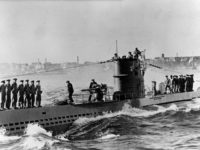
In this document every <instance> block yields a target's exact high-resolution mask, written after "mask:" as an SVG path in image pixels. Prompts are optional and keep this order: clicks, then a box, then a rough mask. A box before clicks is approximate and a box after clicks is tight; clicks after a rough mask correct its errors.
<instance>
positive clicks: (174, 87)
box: [171, 75, 176, 93]
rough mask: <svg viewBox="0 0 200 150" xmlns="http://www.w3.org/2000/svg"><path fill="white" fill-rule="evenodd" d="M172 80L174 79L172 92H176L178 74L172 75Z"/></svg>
mask: <svg viewBox="0 0 200 150" xmlns="http://www.w3.org/2000/svg"><path fill="white" fill-rule="evenodd" d="M171 81H172V92H173V93H175V92H176V76H175V75H173V76H172V77H171Z"/></svg>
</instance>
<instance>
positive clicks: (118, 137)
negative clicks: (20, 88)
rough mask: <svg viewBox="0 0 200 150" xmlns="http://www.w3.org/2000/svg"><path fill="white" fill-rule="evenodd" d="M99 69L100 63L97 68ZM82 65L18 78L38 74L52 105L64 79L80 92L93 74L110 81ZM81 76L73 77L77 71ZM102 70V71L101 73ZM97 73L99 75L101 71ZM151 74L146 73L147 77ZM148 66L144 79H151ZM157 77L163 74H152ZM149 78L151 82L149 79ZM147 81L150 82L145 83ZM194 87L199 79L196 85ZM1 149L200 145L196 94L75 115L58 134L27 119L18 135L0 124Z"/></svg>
mask: <svg viewBox="0 0 200 150" xmlns="http://www.w3.org/2000/svg"><path fill="white" fill-rule="evenodd" d="M98 69H99V68H98ZM99 70H100V71H99V72H96V71H94V72H92V71H91V72H90V73H89V75H88V73H87V72H86V73H85V74H87V75H85V74H84V73H83V71H82V70H75V71H67V72H56V73H45V74H37V75H29V76H24V77H20V79H26V78H28V79H35V80H37V79H40V80H41V81H42V82H41V83H42V88H43V91H44V93H43V105H44V104H51V103H52V102H54V101H56V100H62V99H64V98H65V97H66V87H65V84H64V83H65V81H66V80H67V79H70V80H71V81H72V83H74V86H75V88H76V90H75V91H76V92H78V91H79V90H80V89H81V88H82V87H86V86H87V83H89V81H90V77H89V76H92V77H91V78H93V77H95V76H97V78H95V79H96V80H97V81H99V82H103V83H109V85H113V83H112V82H111V81H112V72H111V71H108V70H104V69H102V70H101V69H99ZM80 71H81V72H82V78H79V79H80V80H78V81H79V82H77V80H76V79H77V77H78V74H79V75H80V73H79V72H80ZM103 71H105V72H103ZM100 72H103V73H104V75H103V74H101V75H100ZM149 74H150V76H149ZM153 74H154V73H153V72H151V71H149V72H148V75H146V78H145V80H146V83H148V81H151V80H154V79H153V78H155V76H154V75H153ZM155 74H156V78H157V79H158V80H162V79H163V78H162V76H163V74H162V73H160V78H158V77H157V76H158V74H159V73H158V72H157V73H155ZM149 83H150V82H149ZM149 86H150V85H149ZM195 86H196V87H198V83H196V85H195ZM0 149H2V150H13V149H16V150H64V149H65V150H66V149H69V150H71V149H73V150H74V149H78V150H88V149H96V150H97V149H105V150H121V149H130V150H132V149H136V150H137V149H138V150H144V149H145V150H149V149H153V150H155V149H159V150H160V149H163V150H170V149H183V150H188V149H200V99H195V100H193V101H189V102H184V103H180V104H170V105H165V106H152V107H149V108H148V109H139V108H132V107H131V106H129V105H128V104H125V105H124V107H123V109H122V110H121V111H119V112H115V113H111V114H103V115H102V116H97V117H93V118H79V119H77V120H76V121H75V122H74V123H73V125H72V126H71V128H70V130H69V131H67V132H66V133H64V134H62V135H57V136H52V133H51V132H47V131H46V130H45V129H43V128H42V127H41V126H39V125H38V124H29V125H28V127H27V129H26V131H25V133H24V134H23V135H22V136H18V135H15V136H6V135H5V130H4V129H3V128H1V129H0Z"/></svg>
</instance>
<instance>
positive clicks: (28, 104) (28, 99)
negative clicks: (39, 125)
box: [24, 80, 31, 108]
mask: <svg viewBox="0 0 200 150" xmlns="http://www.w3.org/2000/svg"><path fill="white" fill-rule="evenodd" d="M24 92H25V101H24V105H25V107H28V108H30V107H31V97H30V86H29V80H26V84H25V86H24Z"/></svg>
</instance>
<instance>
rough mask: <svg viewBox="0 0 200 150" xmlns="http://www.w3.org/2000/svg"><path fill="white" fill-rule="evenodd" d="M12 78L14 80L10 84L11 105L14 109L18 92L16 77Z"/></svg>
mask: <svg viewBox="0 0 200 150" xmlns="http://www.w3.org/2000/svg"><path fill="white" fill-rule="evenodd" d="M13 80H14V82H13V84H12V86H11V89H12V95H13V96H12V107H13V108H14V109H16V108H17V93H18V89H17V78H14V79H13Z"/></svg>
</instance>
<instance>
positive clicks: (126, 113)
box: [65, 99, 200, 140]
mask: <svg viewBox="0 0 200 150" xmlns="http://www.w3.org/2000/svg"><path fill="white" fill-rule="evenodd" d="M199 110H200V99H198V100H194V101H192V102H186V103H184V104H182V105H176V104H171V105H168V106H167V107H163V106H157V105H156V106H153V107H150V108H148V109H139V108H132V107H131V106H130V105H128V104H126V105H124V107H123V109H122V110H121V111H119V112H115V113H105V114H104V115H102V116H97V117H92V118H79V119H78V120H76V121H75V122H74V123H73V125H72V127H71V128H70V130H69V131H67V132H66V135H65V137H66V138H68V139H69V140H88V139H97V138H101V137H107V136H108V135H112V136H111V137H115V136H114V135H116V136H120V135H127V134H131V135H143V134H150V133H149V132H150V131H149V129H148V127H151V129H156V128H157V127H158V126H159V127H161V126H163V127H170V126H171V123H172V122H174V121H175V120H176V119H177V120H178V121H180V120H181V119H184V117H185V118H187V117H188V116H190V114H191V113H194V112H195V113H198V114H200V111H199ZM163 122H165V123H168V124H167V125H166V124H164V125H163V124H162V123H163ZM146 129H147V130H146ZM154 133H155V132H153V133H151V134H154Z"/></svg>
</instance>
